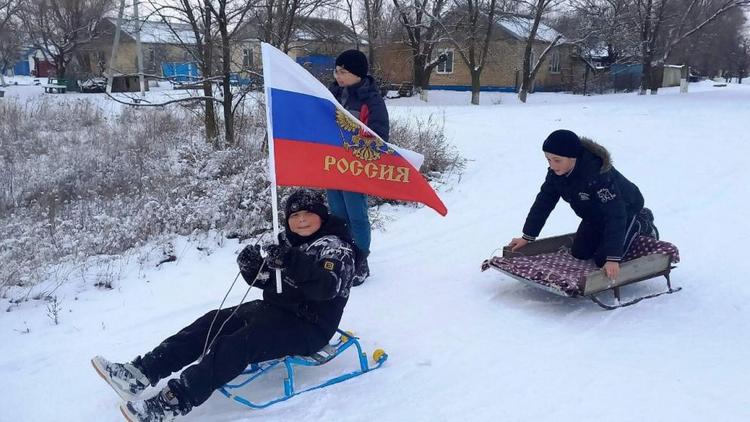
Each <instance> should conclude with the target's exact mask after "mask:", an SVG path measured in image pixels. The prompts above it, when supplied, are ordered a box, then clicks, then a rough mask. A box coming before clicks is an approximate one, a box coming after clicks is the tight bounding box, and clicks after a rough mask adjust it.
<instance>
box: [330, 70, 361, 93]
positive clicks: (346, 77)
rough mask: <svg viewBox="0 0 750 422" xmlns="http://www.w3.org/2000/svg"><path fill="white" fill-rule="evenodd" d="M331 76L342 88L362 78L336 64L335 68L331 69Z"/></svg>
mask: <svg viewBox="0 0 750 422" xmlns="http://www.w3.org/2000/svg"><path fill="white" fill-rule="evenodd" d="M333 77H334V78H336V83H337V84H339V86H340V87H342V88H346V87H348V86H352V85H354V84H357V83H359V81H361V80H362V78H360V77H359V76H357V75H355V74H353V73H352V72H350V71H348V70H346V69H344V68H343V67H341V66H336V70H334V71H333Z"/></svg>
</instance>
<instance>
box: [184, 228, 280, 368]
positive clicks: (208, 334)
mask: <svg viewBox="0 0 750 422" xmlns="http://www.w3.org/2000/svg"><path fill="white" fill-rule="evenodd" d="M262 238H263V237H262V236H261V239H262ZM258 243H260V239H259V240H258V242H256V243H255V245H257V244H258ZM253 246H254V245H253ZM265 266H266V261H265V260H264V261H263V262H262V263H261V264H260V268H258V272H257V273H256V274H255V278H254V279H253V282H252V283H250V285H249V286H248V287H247V290H246V291H245V294H244V295H243V296H242V299H240V303H238V304H237V306H235V307H234V310H233V311H232V313H231V314H229V316H228V317H227V318H226V319H225V320H224V322H223V323H222V324H221V326H220V327H219V329H218V330H217V331H216V334H215V335H214V338H213V339H212V340H211V343H210V344H209V343H208V338H209V337H211V329H213V328H214V323H215V322H216V318H218V317H219V311H221V309H222V308H223V307H224V302H226V300H227V297H229V293H231V292H232V289H233V288H234V285H235V283H237V279H238V278H239V277H240V274H242V272H238V273H237V275H236V276H234V280H233V281H232V284H231V285H230V286H229V290H227V293H226V294H225V295H224V299H222V300H221V303H220V304H219V308H218V309H217V310H216V313H214V317H213V319H212V320H211V325H209V326H208V332H207V333H206V341H205V343H203V352H202V353H201V357H200V359H198V360H203V358H204V357H205V356H206V351H207V350H208V349H210V348H211V346H213V345H214V342H215V341H216V339H217V338H218V337H219V334H221V330H223V329H224V326H225V325H226V324H227V322H228V321H229V319H230V318H232V317H233V316H234V314H236V313H237V310H238V309H239V308H240V305H242V304H243V303H245V298H247V295H248V294H249V293H250V289H252V288H253V286H254V285H255V282H256V281H258V277H260V273H261V272H263V267H265Z"/></svg>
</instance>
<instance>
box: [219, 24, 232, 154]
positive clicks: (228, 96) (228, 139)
mask: <svg viewBox="0 0 750 422" xmlns="http://www.w3.org/2000/svg"><path fill="white" fill-rule="evenodd" d="M222 24H223V22H222ZM223 26H224V27H223V28H222V29H221V62H222V69H221V70H222V73H223V74H224V78H223V80H224V99H223V101H222V106H223V108H224V142H225V143H226V145H230V146H231V145H234V114H233V113H232V99H233V98H232V86H231V85H230V84H229V79H230V77H231V71H232V69H231V63H232V53H231V50H230V45H229V42H230V39H229V33H228V32H227V28H226V25H223Z"/></svg>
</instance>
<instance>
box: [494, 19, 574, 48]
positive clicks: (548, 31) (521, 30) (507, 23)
mask: <svg viewBox="0 0 750 422" xmlns="http://www.w3.org/2000/svg"><path fill="white" fill-rule="evenodd" d="M533 23H534V21H533V20H532V19H530V18H524V17H520V16H514V17H509V18H504V19H501V20H499V21H498V23H497V24H498V25H499V26H500V27H502V28H503V29H505V30H506V31H508V32H509V33H510V34H511V35H513V36H514V37H516V38H518V39H522V40H525V39H528V38H529V33H530V32H531V25H532V24H533ZM558 35H562V34H561V33H559V32H557V31H556V30H554V29H552V28H550V27H549V26H547V25H545V24H543V23H540V24H539V28H538V29H537V31H536V39H537V40H539V41H544V42H548V43H551V42H552V41H554V40H555V38H557V36H558ZM560 42H565V38H561V39H560Z"/></svg>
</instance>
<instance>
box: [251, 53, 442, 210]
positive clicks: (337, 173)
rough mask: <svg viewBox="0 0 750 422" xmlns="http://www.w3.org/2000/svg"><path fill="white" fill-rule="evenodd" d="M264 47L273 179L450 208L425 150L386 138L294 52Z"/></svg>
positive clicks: (438, 207) (284, 184)
mask: <svg viewBox="0 0 750 422" xmlns="http://www.w3.org/2000/svg"><path fill="white" fill-rule="evenodd" d="M261 51H262V55H263V57H262V60H263V78H264V85H265V93H266V114H267V119H268V122H267V123H268V135H269V153H270V154H271V157H270V158H271V159H270V167H271V178H272V179H274V180H272V182H273V186H275V185H280V186H307V187H315V188H325V189H340V190H345V191H351V192H361V193H364V194H368V195H374V196H379V197H383V198H389V199H396V200H401V201H413V202H420V203H423V204H425V205H427V206H429V207H430V208H432V209H434V210H435V211H437V212H438V213H440V214H441V215H443V216H444V215H446V214H447V212H448V210H447V208H446V207H445V205H444V204H443V202H442V201H441V200H440V198H439V197H438V196H437V194H436V193H435V191H434V190H433V189H432V187H431V186H430V184H429V183H428V182H427V180H425V178H424V177H423V176H422V175H421V174H420V173H419V168H420V167H421V165H422V162H423V161H424V157H423V156H422V155H421V154H418V153H416V152H414V151H410V150H407V149H404V148H399V147H398V146H396V145H393V144H390V143H388V142H385V141H383V140H382V139H381V138H380V137H379V136H378V135H377V134H376V133H375V132H374V131H372V130H370V129H368V128H367V126H366V125H365V124H363V123H362V122H361V121H359V120H357V119H356V118H355V117H354V116H353V115H352V114H351V113H349V111H347V110H346V109H345V108H344V107H343V106H342V105H341V104H339V102H338V101H337V100H336V98H335V97H334V96H333V94H332V93H331V92H330V91H329V90H328V88H326V87H325V86H324V85H323V84H321V83H320V82H319V81H318V80H317V79H315V77H314V76H313V75H311V74H310V73H309V72H308V71H307V70H305V69H304V68H303V67H302V66H300V65H299V64H297V63H295V62H294V60H292V59H291V58H290V57H289V56H288V55H286V54H284V53H283V52H281V51H280V50H278V49H276V48H274V47H273V46H271V45H270V44H267V43H263V44H262V46H261ZM271 140H272V142H271ZM273 190H274V196H275V189H273ZM275 199H276V198H274V202H275Z"/></svg>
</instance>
